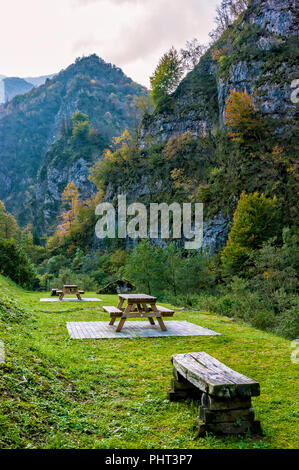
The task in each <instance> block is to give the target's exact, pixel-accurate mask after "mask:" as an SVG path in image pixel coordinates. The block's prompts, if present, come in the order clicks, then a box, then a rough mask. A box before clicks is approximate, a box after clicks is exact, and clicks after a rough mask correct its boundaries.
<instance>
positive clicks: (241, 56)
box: [140, 0, 299, 146]
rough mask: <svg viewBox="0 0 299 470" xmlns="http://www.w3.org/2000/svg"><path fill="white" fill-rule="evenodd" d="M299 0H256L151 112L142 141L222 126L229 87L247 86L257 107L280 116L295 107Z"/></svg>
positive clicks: (292, 112)
mask: <svg viewBox="0 0 299 470" xmlns="http://www.w3.org/2000/svg"><path fill="white" fill-rule="evenodd" d="M298 23H299V19H298V8H296V2H295V0H253V1H252V2H251V4H250V6H249V8H248V10H247V11H246V12H245V13H244V14H243V15H242V16H241V18H240V19H239V20H237V22H236V23H235V24H234V25H232V26H231V27H230V28H229V29H228V30H227V31H226V32H225V33H224V34H223V36H222V37H221V38H220V39H219V40H218V41H217V43H216V44H214V45H213V46H212V47H211V48H210V49H209V51H208V52H207V53H206V55H205V56H204V57H203V58H202V59H201V61H200V63H199V64H198V65H197V66H196V68H195V69H194V70H193V71H192V72H191V74H189V75H187V77H186V78H185V79H184V80H183V82H182V83H181V84H180V86H179V87H178V89H177V90H176V91H175V93H174V94H173V95H172V96H171V97H170V98H169V101H168V102H167V103H166V104H165V105H164V106H163V108H162V109H158V110H157V112H156V113H155V114H154V115H152V116H148V117H147V118H146V119H145V121H144V124H143V126H142V128H141V136H140V137H141V145H143V146H145V145H146V142H147V141H148V140H150V139H154V140H155V141H157V142H165V141H167V140H168V139H169V138H170V137H171V136H172V135H175V134H181V133H184V132H186V131H191V132H192V133H194V134H196V135H198V136H201V135H206V134H207V133H209V132H211V131H212V130H213V128H214V127H215V126H217V125H218V123H219V122H220V125H221V126H223V111H224V107H225V100H226V98H227V96H228V94H229V92H230V90H231V89H234V90H243V91H244V90H247V91H248V93H250V94H251V95H252V96H253V98H254V101H255V103H256V105H257V106H258V107H259V109H260V110H261V111H262V112H263V113H265V114H270V115H271V117H274V118H278V119H282V120H285V119H289V118H292V117H294V115H295V114H296V113H297V108H296V106H295V105H294V104H293V103H292V102H291V100H290V96H291V92H292V89H291V82H292V80H293V79H295V78H298V68H297V62H296V59H297V57H296V44H297V42H296V41H297V36H298V26H299V24H298Z"/></svg>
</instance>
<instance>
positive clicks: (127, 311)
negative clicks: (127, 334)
mask: <svg viewBox="0 0 299 470" xmlns="http://www.w3.org/2000/svg"><path fill="white" fill-rule="evenodd" d="M133 305H134V304H130V303H128V305H127V306H126V308H125V310H124V313H123V315H124V316H122V317H121V319H120V321H119V324H118V325H117V328H116V332H117V333H119V332H120V331H121V329H122V327H123V326H124V324H125V321H126V319H127V317H126V316H125V314H126V313H129V312H130V311H131V309H132V307H133Z"/></svg>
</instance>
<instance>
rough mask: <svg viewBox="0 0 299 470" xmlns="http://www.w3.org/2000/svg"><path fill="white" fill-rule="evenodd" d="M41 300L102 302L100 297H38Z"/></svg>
mask: <svg viewBox="0 0 299 470" xmlns="http://www.w3.org/2000/svg"><path fill="white" fill-rule="evenodd" d="M40 301H41V302H102V300H101V299H98V298H94V299H91V298H90V299H88V298H84V299H81V300H79V299H77V298H64V299H62V300H59V299H58V298H53V297H51V298H42V299H40Z"/></svg>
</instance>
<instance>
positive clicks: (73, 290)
mask: <svg viewBox="0 0 299 470" xmlns="http://www.w3.org/2000/svg"><path fill="white" fill-rule="evenodd" d="M56 293H57V294H58V295H59V300H63V297H64V296H65V295H69V294H75V295H76V296H77V299H78V300H82V298H81V295H83V294H84V290H79V289H78V286H76V285H75V284H66V285H64V286H63V288H62V290H58V291H56Z"/></svg>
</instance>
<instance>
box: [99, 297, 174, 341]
mask: <svg viewBox="0 0 299 470" xmlns="http://www.w3.org/2000/svg"><path fill="white" fill-rule="evenodd" d="M118 298H119V302H118V305H117V307H109V306H108V307H103V310H104V311H105V312H108V313H109V314H110V317H111V320H110V323H109V325H114V322H115V320H116V318H117V317H120V321H119V324H118V326H117V328H116V331H117V332H120V331H121V329H122V328H123V326H124V324H125V321H126V320H127V318H143V317H146V318H148V320H149V322H150V324H151V325H155V321H154V318H155V319H156V320H157V322H158V323H159V326H160V328H161V330H162V331H167V328H166V326H165V323H164V322H163V319H162V317H163V316H172V315H173V314H174V311H173V310H169V309H167V308H165V307H162V306H160V305H157V304H156V302H157V298H156V297H153V296H151V295H146V294H118Z"/></svg>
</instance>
